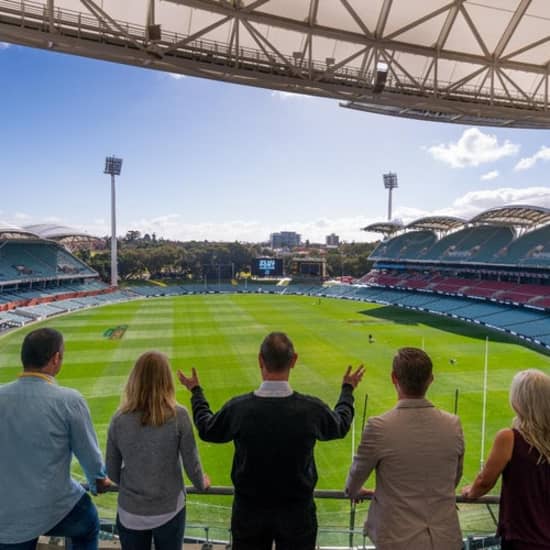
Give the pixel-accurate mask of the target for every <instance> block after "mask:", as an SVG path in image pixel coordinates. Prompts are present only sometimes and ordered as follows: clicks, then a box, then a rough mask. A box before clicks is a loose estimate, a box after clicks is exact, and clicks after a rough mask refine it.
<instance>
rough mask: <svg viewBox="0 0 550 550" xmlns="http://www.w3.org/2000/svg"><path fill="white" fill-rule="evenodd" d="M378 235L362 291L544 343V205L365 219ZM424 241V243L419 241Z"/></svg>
mask: <svg viewBox="0 0 550 550" xmlns="http://www.w3.org/2000/svg"><path fill="white" fill-rule="evenodd" d="M364 229H365V230H366V231H378V232H382V233H384V235H386V238H385V239H384V240H383V241H382V242H381V243H380V244H379V245H378V246H377V248H376V249H375V250H374V251H373V253H372V254H371V257H370V258H371V259H372V260H374V262H375V264H374V267H373V269H372V270H371V271H370V272H369V273H367V274H366V275H365V276H364V277H362V278H361V280H360V281H359V282H360V283H361V284H365V285H367V288H368V291H367V292H366V294H365V292H362V293H361V295H362V296H365V295H366V296H368V297H369V299H370V300H372V301H376V302H380V303H385V304H392V305H398V306H401V307H409V308H414V309H418V310H421V311H427V312H430V313H435V314H439V315H448V316H451V317H454V318H458V319H462V320H465V321H470V322H474V323H478V324H483V325H486V326H489V327H492V328H495V329H497V330H502V331H505V332H508V333H510V334H512V335H513V336H517V337H519V338H521V339H525V340H528V341H530V342H533V343H535V344H537V345H542V346H545V347H547V348H549V349H550V317H549V312H550V210H549V209H546V208H542V207H537V206H525V205H512V206H505V207H499V208H492V209H490V210H487V211H485V212H482V213H481V214H479V215H478V216H476V217H474V218H472V219H471V220H459V219H457V218H451V217H445V216H434V217H429V218H422V219H419V220H416V221H413V222H412V223H410V224H408V225H406V226H403V225H401V226H393V227H388V226H386V225H383V224H382V225H381V224H372V225H370V226H367V227H366V228H364ZM423 245H425V246H423Z"/></svg>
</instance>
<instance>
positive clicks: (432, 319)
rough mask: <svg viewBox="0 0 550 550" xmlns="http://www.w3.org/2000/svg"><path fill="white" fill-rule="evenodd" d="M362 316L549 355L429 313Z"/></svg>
mask: <svg viewBox="0 0 550 550" xmlns="http://www.w3.org/2000/svg"><path fill="white" fill-rule="evenodd" d="M359 313H360V314H362V315H366V316H369V317H375V318H376V319H381V320H384V321H391V322H393V323H398V324H401V325H410V326H414V325H419V324H423V325H427V326H429V327H431V328H435V329H438V330H443V331H445V332H451V333H453V334H457V335H459V336H467V337H468V338H475V339H477V340H485V338H486V337H487V336H488V337H489V341H491V342H499V343H506V344H516V345H518V344H519V345H521V346H524V347H526V348H530V349H533V350H535V351H537V352H539V353H542V354H543V355H550V353H549V352H548V351H547V350H545V349H544V348H541V347H539V346H536V345H534V344H530V343H529V342H526V341H524V340H520V339H518V338H514V337H513V336H511V335H508V334H505V333H503V332H500V331H498V330H494V329H491V328H489V327H484V326H480V325H474V324H470V323H467V322H466V321H459V320H457V319H451V318H450V317H445V316H443V315H434V314H431V313H424V312H423V311H414V310H410V309H402V308H399V307H392V306H382V307H377V308H374V309H367V310H364V311H360V312H359Z"/></svg>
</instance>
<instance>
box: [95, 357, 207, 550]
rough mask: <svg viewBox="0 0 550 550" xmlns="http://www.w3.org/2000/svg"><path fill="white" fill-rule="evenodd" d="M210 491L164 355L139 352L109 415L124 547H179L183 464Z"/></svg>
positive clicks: (109, 461) (110, 462)
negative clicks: (118, 398)
mask: <svg viewBox="0 0 550 550" xmlns="http://www.w3.org/2000/svg"><path fill="white" fill-rule="evenodd" d="M182 463H183V468H184V469H185V472H186V474H187V476H188V477H189V479H190V480H191V482H192V483H193V485H194V486H195V487H196V488H197V489H201V490H204V489H207V488H208V487H209V485H210V481H209V479H208V477H207V476H206V475H204V474H203V471H202V467H201V463H200V459H199V454H198V451H197V445H196V443H195V438H194V435H193V428H192V424H191V420H190V418H189V414H188V412H187V410H186V409H185V408H183V407H180V406H179V405H178V404H177V403H176V396H175V391H174V382H173V378H172V372H171V370H170V365H169V363H168V358H167V357H166V355H164V354H162V353H159V352H156V351H149V352H146V353H144V354H143V355H141V356H140V357H139V358H138V360H137V361H136V364H135V365H134V368H133V369H132V372H131V373H130V376H129V378H128V382H127V383H126V387H125V389H124V394H123V396H122V403H121V405H120V407H119V409H118V411H117V412H116V413H115V415H114V416H113V418H112V419H111V424H110V426H109V433H108V437H107V457H106V465H107V472H108V475H109V477H110V478H111V479H112V480H113V481H114V482H115V483H117V484H118V485H119V493H118V512H117V529H118V532H119V536H120V542H121V545H122V548H123V549H128V550H141V549H143V550H150V548H151V539H153V540H154V542H155V548H156V549H157V550H176V549H177V550H181V545H182V541H183V532H184V529H185V490H184V484H183V476H182V471H181V466H182Z"/></svg>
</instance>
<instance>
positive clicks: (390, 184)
mask: <svg viewBox="0 0 550 550" xmlns="http://www.w3.org/2000/svg"><path fill="white" fill-rule="evenodd" d="M382 177H383V178H384V187H385V188H386V189H387V190H388V221H391V205H392V202H391V199H392V191H393V190H394V189H397V187H398V185H397V174H394V173H393V172H388V173H387V174H384V175H383V176H382Z"/></svg>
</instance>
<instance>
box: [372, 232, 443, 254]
mask: <svg viewBox="0 0 550 550" xmlns="http://www.w3.org/2000/svg"><path fill="white" fill-rule="evenodd" d="M436 240H437V236H436V235H435V233H434V232H433V231H411V232H409V233H405V234H403V235H398V236H397V237H393V238H392V239H389V240H387V241H383V242H382V243H380V245H379V246H378V247H377V248H376V249H375V250H374V251H373V253H372V254H371V258H372V259H415V258H417V257H419V255H421V254H422V253H423V252H425V251H427V250H428V249H430V248H431V247H432V246H433V244H434V243H435V242H436Z"/></svg>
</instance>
